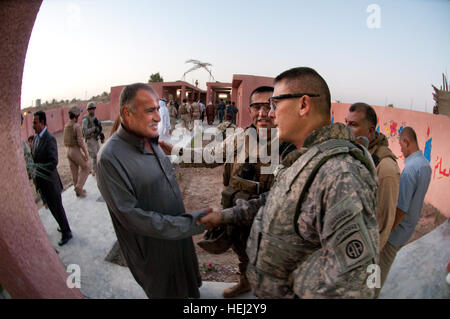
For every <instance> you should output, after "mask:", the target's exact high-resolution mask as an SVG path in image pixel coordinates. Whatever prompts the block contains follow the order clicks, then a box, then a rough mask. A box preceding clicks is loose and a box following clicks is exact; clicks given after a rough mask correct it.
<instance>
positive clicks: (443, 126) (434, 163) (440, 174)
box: [331, 103, 450, 217]
mask: <svg viewBox="0 0 450 319" xmlns="http://www.w3.org/2000/svg"><path fill="white" fill-rule="evenodd" d="M349 107H350V104H343V103H333V104H332V107H331V110H332V121H334V122H342V123H345V115H346V113H347V111H348V108H349ZM374 109H375V112H376V113H377V116H378V125H377V130H378V131H380V132H381V133H383V134H385V135H386V136H387V137H388V139H389V147H390V148H391V150H392V151H393V152H394V154H395V155H397V157H398V158H399V159H398V164H399V167H400V170H403V168H404V158H403V155H402V153H401V151H400V145H399V143H398V136H399V131H400V132H401V129H402V128H403V127H406V126H410V127H412V128H413V129H414V130H415V131H416V134H417V139H418V142H419V148H420V149H421V150H422V151H423V152H424V155H425V157H428V158H429V159H430V166H431V169H432V176H431V183H430V187H429V188H428V192H427V195H426V197H425V200H426V201H427V202H429V203H430V204H432V205H433V206H435V207H436V208H437V209H439V210H440V211H441V213H442V214H444V215H445V216H447V217H450V205H449V203H448V201H447V196H448V190H449V189H450V142H449V141H450V129H449V128H450V118H449V117H447V116H444V115H435V114H430V113H424V112H417V111H410V110H405V109H397V108H391V107H383V106H374ZM427 143H428V145H431V147H426V145H427Z"/></svg>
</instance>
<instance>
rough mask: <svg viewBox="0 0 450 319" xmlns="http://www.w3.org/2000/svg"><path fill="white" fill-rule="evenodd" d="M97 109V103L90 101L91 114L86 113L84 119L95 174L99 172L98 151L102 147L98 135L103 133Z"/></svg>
mask: <svg viewBox="0 0 450 319" xmlns="http://www.w3.org/2000/svg"><path fill="white" fill-rule="evenodd" d="M95 109H96V106H95V103H94V102H89V103H88V105H87V111H88V113H89V114H87V115H85V116H84V117H83V121H82V129H83V136H84V138H85V140H86V145H87V149H88V152H89V157H90V158H92V175H93V176H95V174H96V173H97V153H98V150H99V149H100V145H99V143H98V137H99V134H100V133H101V126H100V127H99V126H98V125H99V123H100V122H99V120H98V119H97V117H96V116H95Z"/></svg>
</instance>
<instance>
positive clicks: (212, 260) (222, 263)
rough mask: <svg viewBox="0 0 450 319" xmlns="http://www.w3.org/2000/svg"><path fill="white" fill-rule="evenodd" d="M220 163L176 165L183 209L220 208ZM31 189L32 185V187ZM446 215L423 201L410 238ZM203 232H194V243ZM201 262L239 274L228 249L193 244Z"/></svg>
mask: <svg viewBox="0 0 450 319" xmlns="http://www.w3.org/2000/svg"><path fill="white" fill-rule="evenodd" d="M103 130H104V134H105V136H106V137H109V134H110V131H111V125H104V126H103ZM54 135H55V137H56V139H57V142H58V157H59V164H58V172H59V174H60V176H61V180H62V183H63V185H64V189H67V188H68V187H70V186H71V185H72V177H71V173H70V168H69V163H68V160H67V157H66V149H65V147H64V145H63V140H62V132H60V133H56V134H54ZM222 170H223V169H222V166H217V167H215V168H199V167H189V168H180V167H178V166H176V167H175V172H176V176H177V180H178V182H179V185H180V190H181V193H182V195H183V201H184V204H185V207H186V211H188V212H189V211H197V210H201V209H203V208H206V207H212V208H216V209H219V208H220V197H221V195H220V194H221V191H222V188H223V186H222ZM33 189H34V187H33ZM35 198H36V202H37V205H38V207H42V202H41V201H40V200H39V197H38V195H36V194H35ZM445 220H446V218H445V217H444V216H442V215H440V214H439V213H438V211H437V209H435V208H434V207H433V206H432V205H429V204H427V203H426V204H425V205H424V207H423V209H422V215H421V219H420V221H419V223H418V225H417V227H416V230H415V233H414V234H413V236H412V238H411V239H410V242H411V241H414V240H416V239H418V238H420V237H422V236H423V235H425V234H427V233H428V232H430V231H431V230H433V229H434V228H436V227H437V226H439V225H440V224H442V223H443V222H444V221H445ZM202 236H203V235H197V236H194V238H193V240H194V243H196V242H197V241H198V240H200V239H201V238H202ZM195 247H196V250H197V255H198V259H199V263H200V269H201V272H202V277H203V279H204V280H205V281H221V282H236V281H237V280H238V279H239V275H238V263H239V261H238V259H237V256H236V255H235V254H234V252H233V251H232V250H231V249H230V250H228V251H227V252H226V253H224V254H221V255H211V254H209V253H206V252H205V251H203V250H202V249H201V248H200V247H199V246H197V245H195Z"/></svg>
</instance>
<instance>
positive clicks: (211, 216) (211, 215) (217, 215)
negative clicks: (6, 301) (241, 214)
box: [199, 210, 222, 230]
mask: <svg viewBox="0 0 450 319" xmlns="http://www.w3.org/2000/svg"><path fill="white" fill-rule="evenodd" d="M199 222H200V223H201V224H205V226H206V229H208V230H209V229H212V228H214V227H217V226H219V225H221V224H222V213H221V212H218V211H213V210H211V211H210V212H207V213H206V216H205V217H203V218H201V219H200V221H199Z"/></svg>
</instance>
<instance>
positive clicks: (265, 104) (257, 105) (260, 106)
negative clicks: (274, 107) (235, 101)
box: [250, 102, 270, 113]
mask: <svg viewBox="0 0 450 319" xmlns="http://www.w3.org/2000/svg"><path fill="white" fill-rule="evenodd" d="M250 107H251V108H252V109H254V110H255V111H256V112H259V111H260V110H261V109H263V110H264V111H265V112H266V113H269V111H270V103H268V102H255V103H252V104H250Z"/></svg>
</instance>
